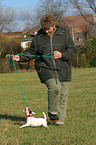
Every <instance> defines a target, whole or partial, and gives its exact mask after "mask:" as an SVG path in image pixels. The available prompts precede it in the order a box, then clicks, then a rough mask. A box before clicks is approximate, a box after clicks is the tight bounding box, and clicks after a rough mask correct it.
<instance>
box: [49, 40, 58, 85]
mask: <svg viewBox="0 0 96 145" xmlns="http://www.w3.org/2000/svg"><path fill="white" fill-rule="evenodd" d="M50 43H51V53H52V52H53V51H54V50H53V42H52V38H50ZM52 60H53V65H54V70H55V74H56V84H57V79H58V72H57V71H56V63H55V60H54V59H52Z"/></svg>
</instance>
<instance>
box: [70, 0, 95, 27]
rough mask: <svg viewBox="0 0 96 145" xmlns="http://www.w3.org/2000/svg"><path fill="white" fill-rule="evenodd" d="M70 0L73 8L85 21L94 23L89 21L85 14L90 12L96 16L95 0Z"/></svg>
mask: <svg viewBox="0 0 96 145" xmlns="http://www.w3.org/2000/svg"><path fill="white" fill-rule="evenodd" d="M70 2H71V4H72V6H73V8H75V9H77V10H78V12H79V13H80V14H81V15H82V16H83V17H84V19H85V20H86V21H88V22H89V23H90V24H92V25H94V22H91V21H89V20H88V19H87V17H86V16H85V14H89V13H91V14H93V16H94V17H96V0H83V1H81V0H70Z"/></svg>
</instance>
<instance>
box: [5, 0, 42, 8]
mask: <svg viewBox="0 0 96 145" xmlns="http://www.w3.org/2000/svg"><path fill="white" fill-rule="evenodd" d="M38 1H39V0H2V4H3V5H4V7H13V8H15V9H16V10H20V9H25V8H26V7H27V8H28V7H29V8H31V7H35V6H36V5H37V4H38Z"/></svg>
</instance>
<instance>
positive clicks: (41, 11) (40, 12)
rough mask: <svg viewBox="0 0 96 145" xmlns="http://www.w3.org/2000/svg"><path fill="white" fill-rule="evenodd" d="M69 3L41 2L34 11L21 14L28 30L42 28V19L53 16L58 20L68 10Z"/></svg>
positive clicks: (44, 0) (54, 0)
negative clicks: (49, 15)
mask: <svg viewBox="0 0 96 145" xmlns="http://www.w3.org/2000/svg"><path fill="white" fill-rule="evenodd" d="M67 3H68V1H67V0H65V2H63V0H40V1H39V4H38V5H37V6H36V8H35V9H34V10H26V11H22V12H21V13H22V19H23V21H25V25H26V28H32V26H33V27H34V26H40V19H41V18H42V17H43V16H44V15H46V14H52V15H53V16H54V17H55V18H56V19H57V18H58V17H62V16H63V15H64V12H65V11H66V10H67Z"/></svg>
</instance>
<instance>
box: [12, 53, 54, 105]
mask: <svg viewBox="0 0 96 145" xmlns="http://www.w3.org/2000/svg"><path fill="white" fill-rule="evenodd" d="M53 53H54V52H52V53H48V54H45V55H42V56H40V55H28V54H17V55H24V56H31V57H47V58H53V56H52V54H53ZM12 61H13V65H14V68H15V72H16V75H17V78H18V82H19V85H20V89H21V92H22V96H23V98H24V102H25V105H26V107H28V106H27V103H26V99H25V96H24V93H23V89H22V86H21V83H20V79H19V76H18V72H17V69H16V65H15V62H14V58H13V59H12Z"/></svg>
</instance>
